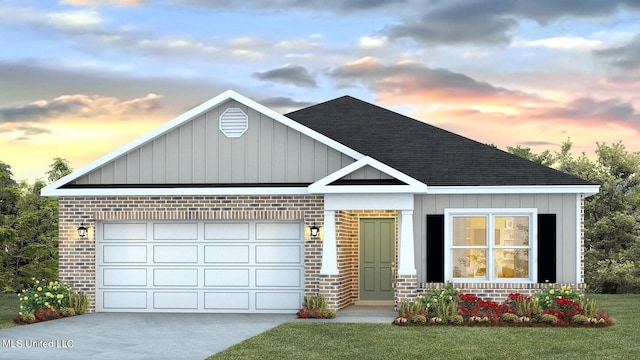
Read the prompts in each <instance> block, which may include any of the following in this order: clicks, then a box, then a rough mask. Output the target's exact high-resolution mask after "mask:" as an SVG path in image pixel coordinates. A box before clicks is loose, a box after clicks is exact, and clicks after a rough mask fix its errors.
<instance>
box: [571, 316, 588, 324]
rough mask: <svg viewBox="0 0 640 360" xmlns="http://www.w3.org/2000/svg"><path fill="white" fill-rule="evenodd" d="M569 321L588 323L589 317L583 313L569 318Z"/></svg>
mask: <svg viewBox="0 0 640 360" xmlns="http://www.w3.org/2000/svg"><path fill="white" fill-rule="evenodd" d="M571 323H572V324H579V325H585V324H588V323H589V317H588V316H585V315H575V316H573V317H572V318H571Z"/></svg>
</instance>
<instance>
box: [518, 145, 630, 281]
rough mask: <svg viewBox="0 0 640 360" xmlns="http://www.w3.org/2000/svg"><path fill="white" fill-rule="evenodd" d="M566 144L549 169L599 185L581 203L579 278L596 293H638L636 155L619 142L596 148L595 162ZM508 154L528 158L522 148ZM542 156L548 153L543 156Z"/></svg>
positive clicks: (526, 150)
mask: <svg viewBox="0 0 640 360" xmlns="http://www.w3.org/2000/svg"><path fill="white" fill-rule="evenodd" d="M572 145H573V144H572V143H571V140H567V141H565V142H564V143H563V144H562V147H561V149H560V151H559V152H555V153H554V154H553V155H552V157H551V160H552V161H551V163H550V166H552V167H555V168H556V169H558V170H561V171H564V172H567V173H570V174H572V175H576V176H578V177H581V178H583V179H585V180H588V181H592V182H594V183H597V184H599V185H600V192H599V193H598V194H596V195H593V196H591V197H589V198H587V199H586V200H585V211H584V212H585V225H584V226H585V247H586V251H585V278H586V281H587V283H588V284H589V287H590V288H591V289H592V290H595V291H599V292H614V293H615V292H637V293H640V152H636V153H629V152H628V151H627V150H626V148H625V146H624V145H623V144H622V143H621V142H618V143H615V144H611V145H607V144H606V143H596V146H597V149H596V160H595V162H594V161H592V160H590V159H589V158H588V157H587V156H586V154H585V153H582V154H581V155H580V156H579V157H574V156H573V155H572V153H571V147H572ZM509 152H511V153H513V154H516V155H519V156H522V157H524V158H528V159H532V158H535V157H536V155H535V154H532V153H531V152H530V149H528V148H524V149H523V148H520V147H516V148H509ZM547 152H548V151H547Z"/></svg>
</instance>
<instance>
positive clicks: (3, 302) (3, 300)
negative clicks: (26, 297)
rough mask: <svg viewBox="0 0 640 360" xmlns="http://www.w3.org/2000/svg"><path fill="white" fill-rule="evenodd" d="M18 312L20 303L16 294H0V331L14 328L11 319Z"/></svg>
mask: <svg viewBox="0 0 640 360" xmlns="http://www.w3.org/2000/svg"><path fill="white" fill-rule="evenodd" d="M19 311H20V302H19V301H18V295H16V294H0V329H5V328H10V327H14V326H16V323H14V322H13V318H14V317H16V315H18V312H19Z"/></svg>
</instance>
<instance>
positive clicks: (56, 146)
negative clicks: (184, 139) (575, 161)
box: [0, 0, 640, 181]
mask: <svg viewBox="0 0 640 360" xmlns="http://www.w3.org/2000/svg"><path fill="white" fill-rule="evenodd" d="M227 89H232V90H235V91H237V92H239V93H240V94H243V95H245V96H247V97H249V98H252V99H254V100H256V101H258V102H259V103H261V104H263V105H265V106H268V107H271V108H273V109H275V110H276V111H279V112H288V111H292V110H296V109H299V108H301V107H305V106H309V105H312V104H315V103H318V102H323V101H326V100H330V99H333V98H336V97H340V96H343V95H351V96H354V97H357V98H360V99H362V100H365V101H369V102H372V103H375V104H378V105H380V106H383V107H386V108H389V109H391V110H394V111H397V112H400V113H403V114H406V115H408V116H411V117H414V118H417V119H420V120H423V121H425V122H428V123H430V124H432V125H435V126H438V127H441V128H444V129H447V130H450V131H453V132H456V133H459V134H461V135H464V136H466V137H469V138H472V139H475V140H478V141H480V142H484V143H493V144H495V145H497V146H498V147H500V148H501V149H506V147H507V146H515V145H522V146H526V147H531V148H532V150H533V151H535V152H541V151H543V150H545V149H549V150H552V151H553V150H558V149H559V146H560V144H561V143H562V142H563V141H564V140H566V139H567V138H569V137H570V138H571V140H572V141H573V143H574V152H576V153H579V152H582V151H585V152H586V153H587V154H588V155H592V154H593V149H594V147H595V143H596V141H599V142H607V143H612V142H617V141H620V140H621V141H623V143H624V145H625V146H626V147H627V149H629V150H632V151H639V150H640V140H638V139H639V138H640V136H639V132H640V1H637V0H628V1H623V0H584V1H574V0H536V1H531V0H513V1H511V0H482V1H462V0H446V1H444V0H423V1H417V0H404V1H381V0H353V1H331V0H322V1H320V0H272V1H268V0H255V1H233V0H164V1H152V0H60V1H53V0H52V1H41V0H38V1H36V0H3V1H2V2H1V4H0V161H2V162H5V163H7V164H9V165H11V167H12V171H13V174H14V178H15V179H16V180H23V179H24V180H28V181H33V180H35V179H37V178H45V177H46V176H45V172H46V171H47V169H48V166H49V164H51V162H52V160H53V158H54V157H62V158H66V159H68V160H69V161H70V163H71V166H73V167H74V168H79V167H81V166H83V165H85V164H87V163H89V162H91V161H93V160H95V159H97V158H99V157H100V156H102V155H104V154H106V153H108V152H110V151H112V150H114V149H116V148H118V147H119V146H121V145H124V144H126V143H127V142H129V141H131V140H133V139H135V138H137V137H138V136H140V135H143V134H144V133H146V132H147V131H150V130H152V129H153V128H155V127H157V126H159V125H161V124H162V123H164V122H167V121H169V120H171V119H172V118H174V117H176V116H178V115H180V114H181V113H183V112H185V111H186V110H188V109H190V108H192V107H194V106H196V105H198V104H200V103H202V102H204V101H206V100H208V99H210V98H212V97H214V96H216V95H218V94H219V93H221V92H223V91H224V90H227ZM390 131H393V130H392V129H390Z"/></svg>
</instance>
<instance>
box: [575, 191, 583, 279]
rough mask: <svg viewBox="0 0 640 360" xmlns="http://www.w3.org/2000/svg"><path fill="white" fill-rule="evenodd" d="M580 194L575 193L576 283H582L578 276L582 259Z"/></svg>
mask: <svg viewBox="0 0 640 360" xmlns="http://www.w3.org/2000/svg"><path fill="white" fill-rule="evenodd" d="M580 204H581V201H580V194H576V283H582V282H583V280H582V277H581V276H580V263H581V261H582V257H581V256H580V254H581V252H582V246H581V243H582V241H581V240H582V238H581V237H580V233H581V232H582V225H581V224H580V210H581V207H580Z"/></svg>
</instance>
